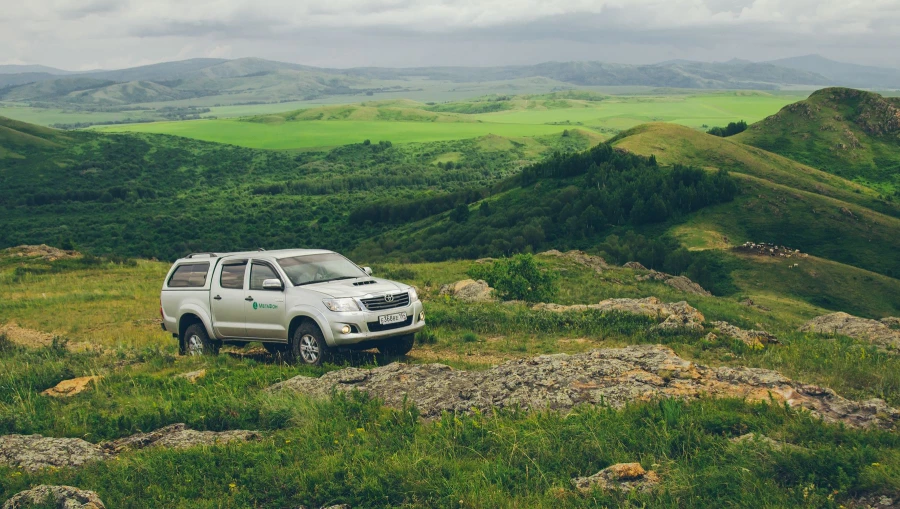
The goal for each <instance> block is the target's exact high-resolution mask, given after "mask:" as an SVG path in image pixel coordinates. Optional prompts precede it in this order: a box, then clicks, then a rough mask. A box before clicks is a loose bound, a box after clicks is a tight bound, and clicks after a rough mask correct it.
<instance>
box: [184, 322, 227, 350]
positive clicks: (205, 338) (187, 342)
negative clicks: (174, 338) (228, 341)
mask: <svg viewBox="0 0 900 509" xmlns="http://www.w3.org/2000/svg"><path fill="white" fill-rule="evenodd" d="M179 343H180V345H181V355H218V354H219V346H221V345H219V343H218V342H217V341H213V340H211V339H209V334H207V333H206V327H204V326H203V324H202V323H195V324H192V325H189V326H188V328H187V329H185V330H184V337H183V338H182V339H181V341H180V342H179Z"/></svg>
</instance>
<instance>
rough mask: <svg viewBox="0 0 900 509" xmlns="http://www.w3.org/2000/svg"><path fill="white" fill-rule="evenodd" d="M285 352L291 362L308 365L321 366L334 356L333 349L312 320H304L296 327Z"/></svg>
mask: <svg viewBox="0 0 900 509" xmlns="http://www.w3.org/2000/svg"><path fill="white" fill-rule="evenodd" d="M285 354H286V355H285V356H286V357H287V359H288V360H290V361H291V362H294V363H297V364H306V365H308V366H321V365H322V363H325V362H329V361H331V360H332V358H333V357H334V351H333V350H332V348H331V347H330V346H328V344H327V343H325V336H324V335H322V331H320V330H319V327H318V326H317V325H316V324H314V323H312V322H304V323H302V324H300V326H299V327H297V330H295V331H294V335H293V336H292V337H291V341H290V342H289V343H288V345H287V348H286V351H285Z"/></svg>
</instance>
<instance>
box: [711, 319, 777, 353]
mask: <svg viewBox="0 0 900 509" xmlns="http://www.w3.org/2000/svg"><path fill="white" fill-rule="evenodd" d="M712 325H713V326H714V327H715V328H716V329H717V330H718V331H719V332H721V333H722V334H724V335H725V336H728V337H730V338H734V339H737V340H738V341H741V342H743V343H744V344H745V345H747V346H749V347H750V348H763V347H765V346H766V345H769V344H774V343H778V342H779V341H778V338H776V337H775V336H774V335H772V334H769V333H768V332H766V331H762V330H744V329H741V328H740V327H736V326H734V325H731V324H730V323H728V322H712Z"/></svg>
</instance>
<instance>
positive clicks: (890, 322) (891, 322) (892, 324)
mask: <svg viewBox="0 0 900 509" xmlns="http://www.w3.org/2000/svg"><path fill="white" fill-rule="evenodd" d="M879 321H880V322H881V323H883V324H885V325H887V326H888V328H889V329H894V330H900V318H897V317H896V316H888V317H885V318H882V319H881V320H879Z"/></svg>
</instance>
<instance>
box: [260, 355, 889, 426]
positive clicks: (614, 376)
mask: <svg viewBox="0 0 900 509" xmlns="http://www.w3.org/2000/svg"><path fill="white" fill-rule="evenodd" d="M267 390H270V391H278V390H292V391H297V392H301V393H304V394H307V395H310V396H315V397H328V396H329V395H330V394H331V393H332V391H334V390H336V391H351V390H360V391H364V392H367V393H369V394H371V395H373V396H375V397H378V398H380V399H382V400H383V401H384V402H385V403H386V404H387V405H389V406H393V407H401V406H402V405H403V404H404V402H405V401H408V402H409V403H412V404H415V405H416V406H417V408H418V409H419V411H420V412H421V413H422V415H423V416H425V417H426V418H434V417H438V416H440V415H441V413H443V412H451V413H454V412H459V413H468V412H471V411H472V410H473V409H478V410H480V411H483V412H487V411H489V410H490V409H491V408H506V407H521V408H526V409H552V410H567V409H570V408H572V407H573V406H575V405H577V404H580V403H586V404H594V405H608V406H611V407H614V408H619V407H622V406H624V405H625V404H627V403H629V402H633V401H649V400H654V399H659V398H677V399H686V400H690V399H696V398H700V397H704V396H710V397H725V398H745V399H748V400H751V401H763V402H770V401H771V402H774V403H776V404H785V403H786V404H788V405H789V406H792V407H796V408H803V409H806V410H809V411H810V412H811V413H813V414H814V415H817V416H819V417H821V418H822V419H824V420H826V421H829V422H842V423H844V424H846V425H848V426H856V427H869V426H875V427H882V428H892V427H894V425H895V423H896V422H897V421H898V420H900V411H898V410H896V409H894V408H891V407H889V406H887V405H886V404H885V403H884V401H881V400H868V401H864V402H855V401H851V400H847V399H844V398H842V397H840V396H838V395H837V394H835V393H834V391H832V390H830V389H826V388H822V387H817V386H813V385H805V384H801V383H798V382H794V381H792V380H790V379H788V378H787V377H785V376H784V375H782V374H780V373H778V372H776V371H770V370H765V369H757V368H742V367H736V368H731V367H720V368H710V367H706V366H702V365H699V364H694V363H693V362H690V361H687V360H685V359H682V358H681V357H678V356H677V355H675V352H673V351H672V350H671V349H670V348H667V347H664V346H661V345H638V346H629V347H626V348H609V349H601V350H593V351H590V352H586V353H580V354H574V355H567V354H554V355H542V356H539V357H534V358H530V359H517V360H512V361H508V362H505V363H503V364H500V365H499V366H495V367H493V368H491V369H489V370H486V371H474V372H466V371H457V370H454V369H452V368H450V367H449V366H445V365H442V364H420V365H405V364H399V363H393V364H389V365H387V366H383V367H377V368H373V369H361V368H345V369H341V370H338V371H332V372H330V373H327V374H325V375H322V376H321V377H319V378H313V377H307V376H297V377H294V378H291V379H290V380H286V381H284V382H281V383H278V384H275V385H273V386H272V387H270V388H269V389H267Z"/></svg>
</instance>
